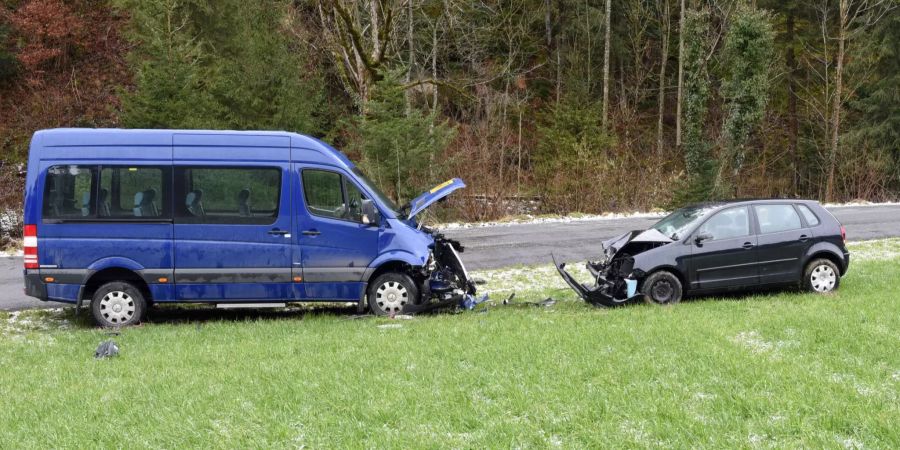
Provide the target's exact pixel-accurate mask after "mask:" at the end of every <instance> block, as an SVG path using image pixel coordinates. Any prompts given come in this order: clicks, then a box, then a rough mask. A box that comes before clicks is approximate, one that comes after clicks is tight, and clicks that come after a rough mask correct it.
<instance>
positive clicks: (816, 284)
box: [809, 264, 837, 292]
mask: <svg viewBox="0 0 900 450" xmlns="http://www.w3.org/2000/svg"><path fill="white" fill-rule="evenodd" d="M836 283H837V274H836V273H834V269H832V268H831V266H828V265H825V264H822V265H820V266H816V267H815V268H814V269H813V270H812V274H810V276H809V284H810V285H811V286H812V288H813V290H814V291H816V292H830V291H831V290H833V289H834V285H835V284H836Z"/></svg>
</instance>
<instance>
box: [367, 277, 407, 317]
mask: <svg viewBox="0 0 900 450" xmlns="http://www.w3.org/2000/svg"><path fill="white" fill-rule="evenodd" d="M408 301H409V292H408V291H407V290H406V288H405V287H404V286H403V285H402V284H400V283H398V282H396V281H388V282H386V283H384V284H382V285H381V286H378V289H377V290H376V291H375V303H377V304H378V307H379V308H381V310H382V311H384V312H386V313H388V314H396V313H399V312H400V311H402V310H403V306H404V305H406V303H407V302H408Z"/></svg>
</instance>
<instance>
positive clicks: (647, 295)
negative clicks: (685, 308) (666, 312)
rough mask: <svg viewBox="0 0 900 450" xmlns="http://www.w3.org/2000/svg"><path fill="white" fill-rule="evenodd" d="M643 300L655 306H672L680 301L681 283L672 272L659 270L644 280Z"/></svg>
mask: <svg viewBox="0 0 900 450" xmlns="http://www.w3.org/2000/svg"><path fill="white" fill-rule="evenodd" d="M641 292H642V293H643V294H644V300H646V301H647V302H648V303H655V304H657V305H674V304H675V303H678V302H680V301H681V294H682V287H681V281H680V280H679V279H678V277H676V276H675V274H673V273H672V272H668V271H665V270H661V271H659V272H656V273H653V274H651V275H650V276H649V277H647V278H646V279H645V280H644V284H643V288H642V289H641Z"/></svg>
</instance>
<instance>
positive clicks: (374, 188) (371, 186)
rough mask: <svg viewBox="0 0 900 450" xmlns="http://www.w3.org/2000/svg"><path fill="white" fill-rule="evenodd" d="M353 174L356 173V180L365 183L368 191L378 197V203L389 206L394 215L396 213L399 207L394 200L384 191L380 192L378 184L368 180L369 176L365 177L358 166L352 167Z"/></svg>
mask: <svg viewBox="0 0 900 450" xmlns="http://www.w3.org/2000/svg"><path fill="white" fill-rule="evenodd" d="M353 174H354V175H356V178H357V180H358V181H360V182H361V183H362V184H364V185H365V187H366V188H368V190H369V192H371V193H372V194H373V195H375V197H378V203H381V205H382V206H385V207H387V208H389V209H390V210H391V213H393V214H394V215H395V216H396V215H398V213H397V209H399V208H398V207H397V204H396V203H394V201H393V200H391V198H390V197H388V196H387V195H385V193H384V192H381V189H379V188H378V185H377V184H375V183H374V182H373V181H372V180H370V179H369V177H367V176H366V174H364V173H363V172H362V170H359V167H354V168H353Z"/></svg>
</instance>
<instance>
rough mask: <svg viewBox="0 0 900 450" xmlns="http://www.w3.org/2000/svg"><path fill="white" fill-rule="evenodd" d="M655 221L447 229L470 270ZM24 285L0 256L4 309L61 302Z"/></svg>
mask: <svg viewBox="0 0 900 450" xmlns="http://www.w3.org/2000/svg"><path fill="white" fill-rule="evenodd" d="M830 211H831V212H832V213H833V214H834V216H835V217H837V219H838V220H840V221H841V223H842V224H844V226H845V227H846V228H847V239H848V240H854V241H859V240H867V239H879V238H886V237H900V205H883V206H849V207H839V208H830ZM657 220H658V219H655V218H638V217H635V218H622V219H600V220H589V221H587V220H586V221H576V222H568V223H540V224H515V225H497V226H489V227H474V228H466V229H456V230H448V231H446V232H445V234H446V235H447V236H449V237H452V238H454V239H458V240H460V241H461V242H462V243H463V245H464V246H465V247H466V251H465V252H464V253H463V254H462V257H463V261H464V262H465V264H466V267H467V268H468V269H469V270H483V269H495V268H500V267H506V266H512V265H517V264H527V265H531V264H544V263H549V262H550V253H551V252H553V253H554V254H555V255H556V256H557V258H558V259H560V260H561V261H581V260H585V259H588V258H596V257H597V256H598V253H599V251H600V245H599V242H600V241H602V240H603V239H605V238H609V237H612V236H615V235H617V234H621V233H624V232H626V231H630V230H640V229H645V228H647V227H649V226H650V225H652V224H653V223H654V222H656V221H657ZM22 287H23V281H22V258H0V310H18V309H28V308H40V307H50V308H53V307H58V306H62V305H63V304H61V303H53V302H49V303H45V302H41V301H38V300H35V299H32V298H30V297H26V296H25V295H24V294H23V292H22Z"/></svg>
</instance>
